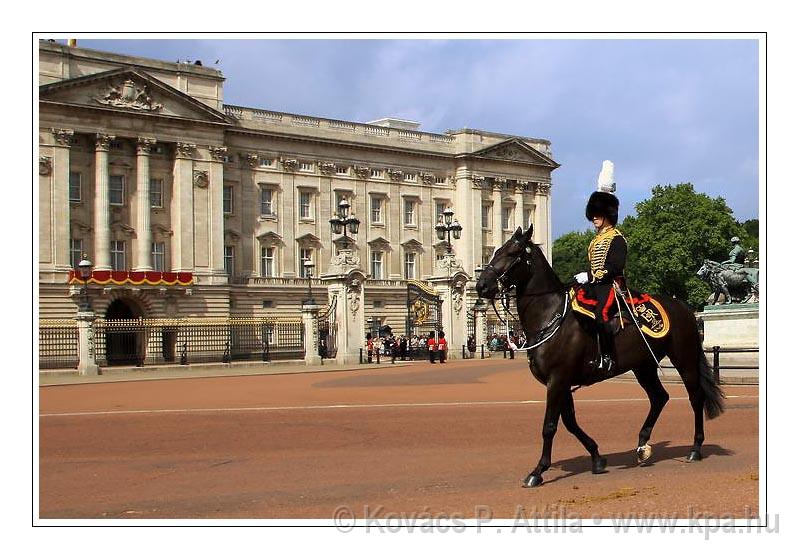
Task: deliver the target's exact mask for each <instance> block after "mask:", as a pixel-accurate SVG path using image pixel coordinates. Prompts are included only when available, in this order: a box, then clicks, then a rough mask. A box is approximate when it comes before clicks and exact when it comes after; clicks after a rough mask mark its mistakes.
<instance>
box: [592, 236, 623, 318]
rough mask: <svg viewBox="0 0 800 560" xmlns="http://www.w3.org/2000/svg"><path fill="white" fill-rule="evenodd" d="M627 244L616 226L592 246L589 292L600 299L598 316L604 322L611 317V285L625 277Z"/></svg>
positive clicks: (612, 297)
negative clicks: (619, 278) (617, 279)
mask: <svg viewBox="0 0 800 560" xmlns="http://www.w3.org/2000/svg"><path fill="white" fill-rule="evenodd" d="M627 256H628V243H627V242H626V241H625V238H624V237H623V236H622V233H621V232H620V231H619V230H618V229H617V228H615V227H608V228H605V229H604V230H603V231H601V232H600V233H598V234H597V235H596V236H595V237H594V239H592V242H591V243H590V244H589V285H588V286H587V287H588V291H589V292H590V293H592V294H593V295H594V297H595V298H596V299H597V302H598V303H597V308H596V310H595V316H596V318H597V321H598V322H600V323H605V322H607V321H608V320H609V318H610V316H611V311H612V309H613V308H614V304H615V298H614V290H613V289H612V282H613V281H614V280H615V279H616V278H618V277H621V276H623V275H624V273H625V259H626V258H627Z"/></svg>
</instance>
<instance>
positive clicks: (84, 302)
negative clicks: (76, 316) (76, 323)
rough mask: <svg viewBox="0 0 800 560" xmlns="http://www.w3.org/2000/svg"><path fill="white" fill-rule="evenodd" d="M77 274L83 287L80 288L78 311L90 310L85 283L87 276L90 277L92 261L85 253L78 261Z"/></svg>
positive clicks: (87, 279) (87, 280) (86, 282)
mask: <svg viewBox="0 0 800 560" xmlns="http://www.w3.org/2000/svg"><path fill="white" fill-rule="evenodd" d="M78 276H79V277H80V279H81V280H83V288H82V289H81V298H80V305H79V311H87V312H88V311H91V310H92V306H91V304H90V302H89V289H88V287H87V284H88V282H89V278H91V277H92V261H90V260H89V259H87V258H86V255H85V254H84V255H83V259H82V260H81V262H79V263H78Z"/></svg>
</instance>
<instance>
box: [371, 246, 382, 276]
mask: <svg viewBox="0 0 800 560" xmlns="http://www.w3.org/2000/svg"><path fill="white" fill-rule="evenodd" d="M370 264H371V268H370V271H371V272H372V277H373V278H374V279H376V280H381V279H382V278H383V252H382V251H372V258H371V259H370Z"/></svg>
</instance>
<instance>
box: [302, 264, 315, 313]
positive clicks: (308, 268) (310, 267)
mask: <svg viewBox="0 0 800 560" xmlns="http://www.w3.org/2000/svg"><path fill="white" fill-rule="evenodd" d="M303 268H304V269H305V271H306V278H308V299H307V300H306V301H305V305H315V304H316V302H315V301H314V297H313V296H312V295H311V271H312V270H313V269H314V263H313V262H311V259H306V260H304V261H303Z"/></svg>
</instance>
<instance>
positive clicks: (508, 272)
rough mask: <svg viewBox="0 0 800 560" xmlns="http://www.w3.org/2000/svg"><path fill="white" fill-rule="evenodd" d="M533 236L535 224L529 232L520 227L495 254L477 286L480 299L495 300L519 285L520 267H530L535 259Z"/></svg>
mask: <svg viewBox="0 0 800 560" xmlns="http://www.w3.org/2000/svg"><path fill="white" fill-rule="evenodd" d="M532 236H533V224H531V226H530V227H529V228H528V230H527V231H522V228H520V227H518V228H517V231H515V232H514V235H512V236H511V238H510V239H509V240H508V241H506V242H505V243H504V244H503V246H502V247H500V248H499V249H497V250H496V251H495V252H494V255H492V260H491V261H489V264H487V265H486V267H485V268H484V269H483V272H481V275H480V276H479V277H478V283H477V284H476V285H475V289H476V290H477V292H478V297H482V298H487V299H494V298H495V297H497V295H498V294H499V293H502V292H506V291H508V289H509V288H511V287H512V286H515V285H516V284H517V276H518V273H519V272H520V270H519V269H521V268H522V267H521V266H520V265H525V264H527V265H530V264H531V262H532V259H533V245H532V243H531V237H532Z"/></svg>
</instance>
